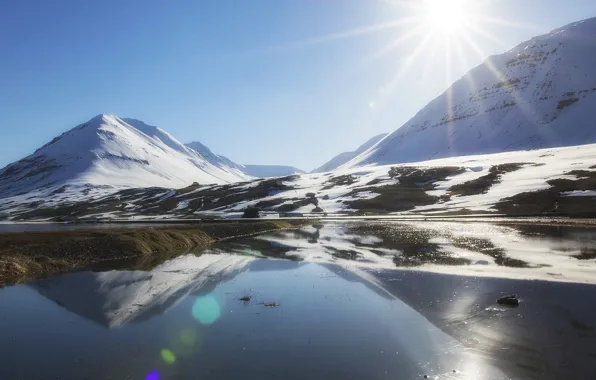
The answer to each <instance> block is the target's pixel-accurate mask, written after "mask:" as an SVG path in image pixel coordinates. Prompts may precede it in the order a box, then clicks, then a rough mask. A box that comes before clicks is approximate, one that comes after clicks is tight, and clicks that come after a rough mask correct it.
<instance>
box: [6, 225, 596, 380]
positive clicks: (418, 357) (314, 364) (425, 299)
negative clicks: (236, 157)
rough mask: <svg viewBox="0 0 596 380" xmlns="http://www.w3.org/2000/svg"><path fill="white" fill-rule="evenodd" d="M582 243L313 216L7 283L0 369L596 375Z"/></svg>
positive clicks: (71, 374) (207, 374)
mask: <svg viewBox="0 0 596 380" xmlns="http://www.w3.org/2000/svg"><path fill="white" fill-rule="evenodd" d="M594 244H595V240H594V232H593V231H592V230H585V229H560V228H554V229H551V230H548V229H544V228H541V229H537V228H536V227H532V228H530V227H516V228H511V227H499V226H489V225H476V226H467V227H462V225H461V224H433V225H432V228H431V227H430V226H428V225H424V224H422V225H421V224H411V223H410V224H389V225H388V224H382V223H379V224H374V223H366V224H350V225H346V224H327V225H315V226H312V227H307V228H303V229H301V230H299V231H286V232H279V233H273V234H267V235H262V236H258V237H255V238H250V239H243V240H237V241H233V242H229V243H226V244H221V245H219V246H215V247H213V248H211V249H209V250H206V251H204V252H201V253H198V254H195V255H186V256H181V257H178V258H175V259H173V260H169V261H166V262H163V263H161V264H159V265H157V266H156V267H154V268H152V269H151V270H145V271H141V270H136V269H135V268H136V267H137V266H136V265H135V263H120V264H119V265H114V266H113V267H112V268H108V269H111V270H102V271H84V272H77V273H69V274H65V275H61V276H56V277H52V278H48V279H44V280H41V281H37V282H32V283H28V284H25V285H19V286H13V287H6V288H3V289H0V326H1V328H0V379H58V378H59V379H127V378H129V379H143V380H157V379H238V378H245V379H282V378H283V379H301V380H303V379H305V378H309V379H340V378H341V379H423V378H424V376H427V377H428V378H438V379H510V378H512V379H534V378H536V379H557V378H569V379H572V378H595V377H594V375H596V368H594V366H593V365H592V364H593V360H594V358H596V339H595V338H596V336H594V334H595V330H594V329H595V328H596V324H595V322H594V321H596V305H594V302H592V301H593V300H594V299H596V286H594V285H593V284H592V283H591V282H590V281H589V279H590V278H592V280H593V281H594V282H596V270H595V269H594V268H595V267H596V263H595V261H596V259H594V258H590V257H591V252H593V251H592V249H593V245H594ZM516 247H517V248H516ZM547 265H550V266H547ZM499 271H501V272H502V273H501V275H500V276H495V274H497V273H499ZM549 273H553V274H549ZM454 274H461V275H454ZM590 276H592V277H590ZM545 279H552V280H556V281H544V280H545ZM587 279H588V280H587ZM511 292H515V293H517V294H518V295H519V297H520V298H521V299H522V303H521V305H520V307H518V308H506V307H500V306H498V305H497V304H496V303H495V300H496V298H497V297H498V296H500V295H502V294H506V293H511Z"/></svg>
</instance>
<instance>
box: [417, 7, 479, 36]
mask: <svg viewBox="0 0 596 380" xmlns="http://www.w3.org/2000/svg"><path fill="white" fill-rule="evenodd" d="M469 6H470V5H469V3H468V1H466V0H424V7H423V9H422V13H423V17H424V21H425V22H426V23H427V24H428V25H429V26H430V27H431V28H433V29H435V30H436V31H437V32H439V33H445V34H447V35H453V34H457V33H460V32H465V30H466V26H467V25H468V24H469V22H470V13H469Z"/></svg>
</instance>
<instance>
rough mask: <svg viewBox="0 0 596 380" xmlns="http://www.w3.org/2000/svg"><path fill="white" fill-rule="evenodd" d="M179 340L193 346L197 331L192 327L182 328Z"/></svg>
mask: <svg viewBox="0 0 596 380" xmlns="http://www.w3.org/2000/svg"><path fill="white" fill-rule="evenodd" d="M180 341H181V342H182V343H183V344H184V345H186V346H189V347H192V346H194V345H195V342H196V341H197V331H196V330H195V329H193V328H185V329H182V330H181V331H180Z"/></svg>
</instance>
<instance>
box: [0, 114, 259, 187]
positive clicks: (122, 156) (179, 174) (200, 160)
mask: <svg viewBox="0 0 596 380" xmlns="http://www.w3.org/2000/svg"><path fill="white" fill-rule="evenodd" d="M248 178H249V177H248V176H247V175H245V174H244V173H242V172H241V171H239V170H237V169H236V168H235V167H233V166H226V165H224V164H223V163H222V164H221V165H218V166H214V165H212V164H211V163H210V162H209V161H208V160H207V159H206V158H204V157H203V156H202V155H201V154H199V153H197V152H196V151H195V150H193V149H190V148H188V147H186V146H185V145H184V144H182V143H180V142H179V141H178V140H176V139H175V138H174V137H173V136H171V135H170V134H169V133H167V132H166V131H164V130H162V129H160V128H157V127H153V126H149V125H147V124H145V123H143V122H141V121H138V120H134V119H121V118H118V117H117V116H112V115H104V114H101V115H98V116H96V117H94V118H92V119H90V120H89V121H87V122H86V123H83V124H81V125H79V126H77V127H75V128H73V129H71V130H69V131H67V132H65V133H63V134H62V135H60V136H58V137H56V138H54V139H53V140H52V141H50V142H49V143H47V144H45V145H44V146H42V147H41V148H39V149H38V150H36V151H35V153H33V154H32V155H30V156H27V157H25V158H23V159H22V160H20V161H17V162H15V163H13V164H10V165H8V166H7V167H5V168H4V169H2V170H0V196H10V195H15V194H22V193H26V192H28V191H31V190H35V189H40V188H44V187H45V188H55V187H58V186H63V185H65V184H69V185H84V186H102V187H151V186H160V187H169V188H179V187H184V186H188V185H190V184H192V183H193V182H199V183H201V184H213V183H216V184H223V183H230V182H237V181H242V180H246V179H248Z"/></svg>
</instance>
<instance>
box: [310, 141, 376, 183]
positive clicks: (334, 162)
mask: <svg viewBox="0 0 596 380" xmlns="http://www.w3.org/2000/svg"><path fill="white" fill-rule="evenodd" d="M385 136H387V133H382V134H380V135H376V136H375V137H373V138H371V139H370V140H368V141H367V142H365V143H364V144H362V145H360V147H358V149H356V150H355V151H353V152H343V153H340V154H338V155H337V156H335V157H333V158H332V159H331V160H329V161H327V162H326V163H324V164H323V165H321V166H320V167H318V168H316V169H315V170H313V171H312V172H311V173H324V172H330V171H331V170H334V169H336V168H338V167H340V166H341V165H343V164H345V163H346V162H348V161H350V160H352V159H353V158H355V157H356V156H358V155H359V154H360V153H362V152H364V151H366V150H368V149H370V148H372V147H373V146H374V145H375V144H376V143H378V142H379V141H381V140H382V139H383V138H384V137H385Z"/></svg>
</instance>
